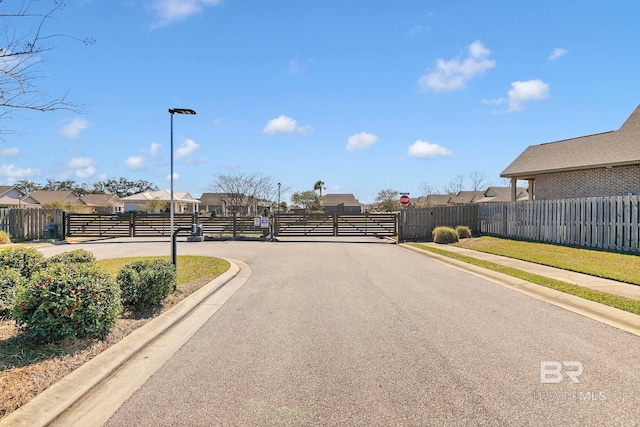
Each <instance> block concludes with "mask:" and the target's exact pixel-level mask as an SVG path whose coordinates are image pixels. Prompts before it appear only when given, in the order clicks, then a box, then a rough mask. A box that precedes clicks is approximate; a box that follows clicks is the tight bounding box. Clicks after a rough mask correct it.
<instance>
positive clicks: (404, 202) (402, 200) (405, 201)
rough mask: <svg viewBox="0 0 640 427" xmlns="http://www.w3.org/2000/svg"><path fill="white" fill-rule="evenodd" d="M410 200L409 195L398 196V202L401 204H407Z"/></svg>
mask: <svg viewBox="0 0 640 427" xmlns="http://www.w3.org/2000/svg"><path fill="white" fill-rule="evenodd" d="M410 202H411V199H409V196H407V195H406V194H403V195H402V197H400V204H401V205H402V206H408V205H409V203H410Z"/></svg>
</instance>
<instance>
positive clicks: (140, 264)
mask: <svg viewBox="0 0 640 427" xmlns="http://www.w3.org/2000/svg"><path fill="white" fill-rule="evenodd" d="M116 280H117V282H118V284H119V285H120V290H121V291H122V295H121V298H122V305H123V306H124V307H126V308H128V309H131V310H133V311H140V310H143V309H146V308H150V307H153V306H157V305H159V304H160V303H161V302H162V300H164V299H165V298H166V297H167V296H169V294H170V293H171V292H172V291H173V287H174V284H175V282H176V272H175V269H174V268H173V264H171V262H169V261H165V260H160V259H155V260H143V261H137V262H134V263H131V264H127V265H125V266H124V267H122V269H121V270H120V272H119V273H118V276H117V278H116Z"/></svg>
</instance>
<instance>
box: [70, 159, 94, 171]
mask: <svg viewBox="0 0 640 427" xmlns="http://www.w3.org/2000/svg"><path fill="white" fill-rule="evenodd" d="M93 163H94V160H93V159H92V158H91V157H74V158H72V159H71V160H69V163H67V167H68V168H70V169H82V168H86V167H87V166H91V165H92V164H93Z"/></svg>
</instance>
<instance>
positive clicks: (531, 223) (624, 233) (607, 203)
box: [479, 196, 640, 252]
mask: <svg viewBox="0 0 640 427" xmlns="http://www.w3.org/2000/svg"><path fill="white" fill-rule="evenodd" d="M479 219H480V231H481V232H482V234H490V235H494V236H499V237H505V238H514V239H526V240H534V241H540V242H549V243H558V244H565V245H576V246H586V247H592V248H600V249H608V250H617V251H629V252H638V251H640V209H639V206H638V197H637V196H632V197H626V196H625V197H622V196H621V197H591V198H581V199H563V200H536V201H533V202H514V203H495V204H494V203H487V204H482V205H481V206H480V212H479Z"/></svg>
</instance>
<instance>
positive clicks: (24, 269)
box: [0, 246, 46, 279]
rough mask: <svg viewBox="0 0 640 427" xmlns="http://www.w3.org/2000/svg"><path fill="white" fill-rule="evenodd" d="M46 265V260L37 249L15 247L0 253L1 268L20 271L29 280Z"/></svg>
mask: <svg viewBox="0 0 640 427" xmlns="http://www.w3.org/2000/svg"><path fill="white" fill-rule="evenodd" d="M45 264H46V258H45V257H44V255H42V254H41V253H40V252H38V251H37V250H36V249H35V248H29V247H27V246H15V247H13V248H9V249H6V250H2V251H0V266H5V267H11V268H15V269H18V270H20V274H22V276H23V277H25V278H27V279H28V278H29V277H31V275H32V274H33V273H34V272H35V271H37V270H39V269H40V268H42V267H44V265H45Z"/></svg>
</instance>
